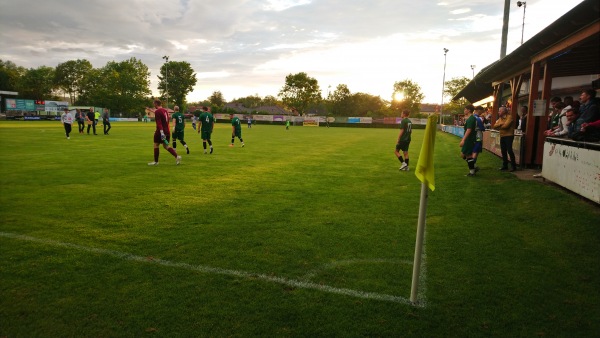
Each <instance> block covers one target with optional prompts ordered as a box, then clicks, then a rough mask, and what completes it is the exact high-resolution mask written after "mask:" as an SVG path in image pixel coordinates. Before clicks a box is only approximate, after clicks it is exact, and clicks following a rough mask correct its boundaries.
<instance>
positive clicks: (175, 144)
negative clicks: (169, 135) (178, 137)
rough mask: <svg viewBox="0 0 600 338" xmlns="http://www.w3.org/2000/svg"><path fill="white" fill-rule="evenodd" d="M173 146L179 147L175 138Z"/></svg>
mask: <svg viewBox="0 0 600 338" xmlns="http://www.w3.org/2000/svg"><path fill="white" fill-rule="evenodd" d="M173 148H177V142H176V141H175V140H173Z"/></svg>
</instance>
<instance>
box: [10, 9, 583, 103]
mask: <svg viewBox="0 0 600 338" xmlns="http://www.w3.org/2000/svg"><path fill="white" fill-rule="evenodd" d="M580 1H581V0H564V1H561V2H555V1H553V0H538V1H537V2H533V3H532V4H528V5H529V6H528V8H527V15H528V18H529V19H527V20H526V25H525V37H526V38H527V37H528V36H529V37H531V36H532V35H533V34H535V33H536V32H537V31H539V30H540V29H543V28H544V27H545V26H547V25H548V24H549V23H550V22H552V21H553V20H554V19H556V18H558V17H559V16H560V15H561V14H562V13H564V12H565V11H566V10H568V8H571V7H573V6H574V5H575V4H577V3H579V2H580ZM513 7H514V8H511V21H510V31H509V44H508V50H509V51H510V50H512V49H514V48H516V47H518V44H519V42H520V37H521V18H522V13H523V12H522V9H521V8H517V7H516V5H515V6H513ZM0 8H2V11H0V59H2V60H10V61H13V62H15V63H16V64H17V65H19V66H24V67H27V68H35V67H39V66H41V65H46V66H51V67H55V66H56V65H58V64H59V63H62V62H65V61H68V60H76V59H87V60H89V61H90V62H91V63H92V65H93V66H94V67H96V68H99V67H103V66H105V65H106V63H107V62H109V61H122V60H127V59H129V58H131V57H136V58H137V59H139V60H141V61H142V62H144V63H145V64H146V65H147V66H148V67H149V70H150V72H151V74H152V75H151V79H150V80H151V89H152V90H154V92H155V93H157V90H156V87H157V84H158V79H157V76H156V75H157V74H158V73H159V69H160V67H161V65H162V63H163V61H164V60H163V59H162V56H163V55H169V57H170V60H172V61H187V62H189V63H190V64H191V65H192V68H193V69H194V71H195V72H196V73H197V74H198V84H197V86H196V88H195V89H194V92H193V93H191V94H190V95H189V97H188V100H190V101H197V100H203V99H205V98H206V97H208V96H210V94H211V93H212V92H213V91H215V90H219V91H221V92H222V93H223V95H224V96H225V98H226V99H229V100H231V99H233V98H236V97H242V96H246V95H254V94H259V95H262V96H264V95H277V93H278V91H279V89H281V87H282V86H283V84H284V81H285V76H286V75H288V74H290V73H296V72H300V71H302V72H306V73H307V74H308V75H309V76H311V77H314V78H316V79H317V80H318V81H319V84H320V86H321V88H322V89H324V90H325V89H326V88H328V86H332V88H335V87H336V86H337V85H338V84H346V85H348V87H349V88H350V90H351V91H353V92H357V91H361V92H366V93H371V94H373V95H381V97H382V98H385V99H389V98H390V96H391V91H392V88H393V83H394V82H395V81H401V80H404V79H405V78H410V79H412V80H414V81H415V82H417V83H419V84H420V85H421V87H422V89H423V91H424V93H425V96H426V100H427V101H431V102H437V101H439V98H440V93H441V87H442V72H443V66H444V57H443V52H442V49H443V48H449V49H450V52H449V53H448V55H447V68H446V71H447V76H446V78H447V79H449V78H451V77H454V76H468V77H470V76H471V73H472V70H471V68H470V65H472V64H475V65H477V68H478V69H481V68H483V67H484V66H486V65H487V64H489V63H491V62H493V61H495V60H496V59H497V58H498V54H499V49H500V41H499V39H500V31H501V27H502V15H503V4H501V3H498V1H493V0H470V1H467V0H446V1H443V2H438V3H429V2H427V1H420V2H415V1H407V0H372V1H364V0H328V1H316V0H313V1H310V0H218V1H217V0H161V1H159V0H128V1H122V0H120V1H117V0H103V1H100V0H86V1H72V0H53V1H39V0H19V1H12V0H0ZM542 13H543V14H542ZM515 18H517V19H515ZM325 94H326V93H325Z"/></svg>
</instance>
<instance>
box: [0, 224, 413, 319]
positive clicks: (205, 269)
mask: <svg viewBox="0 0 600 338" xmlns="http://www.w3.org/2000/svg"><path fill="white" fill-rule="evenodd" d="M0 237H5V238H12V239H18V240H23V241H29V242H35V243H41V244H47V245H52V246H57V247H64V248H69V249H76V250H81V251H86V252H91V253H97V254H103V255H108V256H112V257H117V258H121V259H124V260H129V261H135V262H142V263H150V264H157V265H161V266H168V267H176V268H181V269H185V270H191V271H198V272H202V273H208V274H217V275H226V276H233V277H241V278H245V279H253V280H255V279H259V280H263V281H267V282H272V283H277V284H283V285H287V286H291V287H296V288H300V289H312V290H318V291H323V292H328V293H333V294H338V295H345V296H350V297H355V298H362V299H372V300H379V301H385V302H393V303H401V304H408V305H414V306H417V307H424V302H422V301H419V302H418V303H417V304H412V303H411V302H410V300H409V299H408V298H404V297H400V296H394V295H388V294H382V293H375V292H366V291H360V290H353V289H346V288H336V287H333V286H328V285H323V284H317V283H311V282H306V281H299V280H294V279H288V278H285V277H275V276H269V275H265V274H262V273H254V272H245V271H239V270H230V269H221V268H215V267H210V266H206V265H192V264H187V263H178V262H171V261H167V260H163V259H159V258H148V257H143V256H137V255H133V254H130V253H127V252H121V251H114V250H107V249H99V248H93V247H87V246H82V245H77V244H72V243H65V242H59V241H55V240H51V239H41V238H36V237H31V236H26V235H19V234H14V233H8V232H0ZM423 277H424V276H423Z"/></svg>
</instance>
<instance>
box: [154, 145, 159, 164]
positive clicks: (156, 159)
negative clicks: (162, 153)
mask: <svg viewBox="0 0 600 338" xmlns="http://www.w3.org/2000/svg"><path fill="white" fill-rule="evenodd" d="M159 150H160V149H158V148H154V162H158V154H159Z"/></svg>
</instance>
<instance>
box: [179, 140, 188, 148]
mask: <svg viewBox="0 0 600 338" xmlns="http://www.w3.org/2000/svg"><path fill="white" fill-rule="evenodd" d="M179 142H181V144H183V146H184V147H186V148H187V143H185V142H184V141H179Z"/></svg>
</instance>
